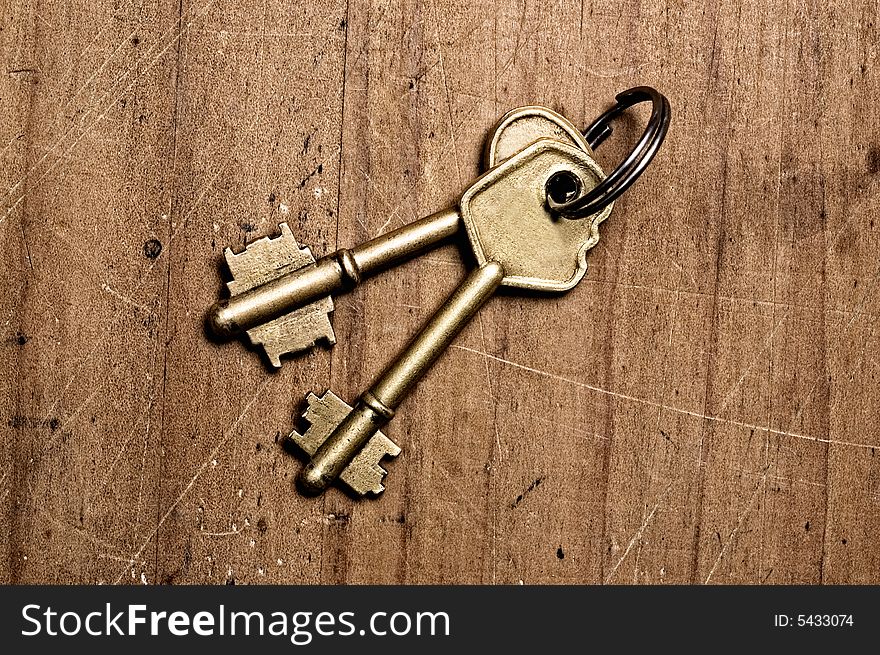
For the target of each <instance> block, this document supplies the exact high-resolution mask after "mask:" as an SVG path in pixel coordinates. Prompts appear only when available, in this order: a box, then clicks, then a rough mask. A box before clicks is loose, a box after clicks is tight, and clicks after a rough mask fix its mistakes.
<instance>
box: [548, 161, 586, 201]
mask: <svg viewBox="0 0 880 655" xmlns="http://www.w3.org/2000/svg"><path fill="white" fill-rule="evenodd" d="M544 190H545V191H546V192H547V197H548V198H549V199H551V200H553V202H555V203H558V204H563V203H567V202H571V201H572V200H574V199H575V198H577V197H578V196H579V195H580V193H581V179H580V178H579V177H578V176H577V175H575V174H574V173H572V172H571V171H569V170H565V169H563V170H561V171H556V172H555V173H553V175H551V176H550V179H548V180H547V183H546V184H545V185H544Z"/></svg>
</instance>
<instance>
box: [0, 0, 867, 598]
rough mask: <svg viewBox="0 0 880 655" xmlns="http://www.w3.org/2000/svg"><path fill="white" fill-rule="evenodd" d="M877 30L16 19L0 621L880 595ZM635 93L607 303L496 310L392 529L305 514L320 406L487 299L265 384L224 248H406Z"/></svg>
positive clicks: (468, 8) (608, 162) (480, 325)
mask: <svg viewBox="0 0 880 655" xmlns="http://www.w3.org/2000/svg"><path fill="white" fill-rule="evenodd" d="M877 11H878V10H877V6H876V3H858V2H851V1H845V2H838V3H832V4H831V5H828V4H827V3H820V2H818V1H817V0H807V1H806V2H801V3H794V2H789V1H787V0H784V1H771V2H769V3H763V4H760V5H759V4H755V3H745V2H728V3H722V2H714V3H708V4H699V3H684V2H681V1H679V0H668V1H667V2H629V1H627V0H624V1H622V2H618V3H613V4H610V5H609V4H607V3H591V2H572V1H569V0H561V1H556V2H550V3H547V2H537V1H532V0H519V1H517V2H508V1H506V0H491V1H490V0H485V1H483V2H478V3H474V2H472V1H465V0H432V1H430V2H413V1H411V0H403V1H402V2H388V1H387V0H383V1H381V2H379V1H377V2H366V1H361V0H348V1H347V2H343V1H342V0H330V1H329V2H322V3H317V4H315V3H297V2H292V1H291V0H266V1H265V2H261V3H241V2H232V1H231V0H181V1H180V2H178V1H177V0H174V1H171V0H158V1H157V2H153V3H139V2H135V1H133V0H121V1H120V2H112V3H111V2H106V1H103V0H97V2H91V3H85V2H81V1H79V0H77V1H76V2H71V3H63V4H62V3H50V2H46V1H45V0H31V1H28V0H10V1H9V2H8V3H6V4H5V5H4V6H3V8H2V24H0V51H2V59H3V66H4V68H3V70H2V71H0V103H2V104H0V107H2V112H0V167H2V168H0V170H2V182H3V184H2V187H0V192H2V194H3V201H2V204H0V248H2V261H3V266H2V268H0V280H2V283H3V289H4V290H5V293H4V294H3V295H2V297H0V352H2V357H0V380H2V382H0V429H2V431H3V439H2V440H0V449H2V450H0V452H2V460H0V464H2V469H0V502H2V504H3V509H2V512H3V513H2V516H3V519H2V521H3V525H2V528H3V529H2V530H0V540H2V549H3V550H2V552H3V565H2V567H0V582H3V583H46V582H62V583H97V582H102V583H113V582H145V583H223V582H226V583H233V582H234V583H367V582H369V583H519V582H523V583H526V584H531V583H557V582H559V583H561V582H569V583H603V582H604V583H704V582H708V583H749V584H752V583H755V584H774V583H878V582H880V574H878V571H880V545H878V544H880V462H878V460H877V458H876V449H877V448H878V447H880V429H878V427H877V426H878V425H880V385H878V372H880V369H878V357H877V353H878V335H877V334H876V328H877V326H878V323H880V321H878V316H880V299H878V285H880V267H878V261H880V218H878V216H877V211H876V210H877V206H878V191H880V140H878V137H877V134H880V111H878V109H880V108H878V105H877V102H878V100H877V98H878V97H880V82H878V77H877V65H878V62H877V52H878V51H877V42H878V30H877V21H878V16H877ZM636 84H651V85H653V86H655V87H657V88H659V89H661V90H662V91H663V92H664V93H665V94H666V95H667V96H668V97H669V98H670V100H671V102H672V105H673V110H674V119H673V124H672V129H671V132H670V136H669V138H668V140H667V142H666V144H665V145H664V146H663V150H662V152H661V154H660V156H659V157H658V158H657V161H656V163H655V164H654V165H652V167H651V168H650V170H649V172H648V173H647V174H646V175H645V176H644V178H643V179H642V180H641V181H640V182H639V183H638V184H637V185H636V186H634V187H633V188H632V190H631V191H629V192H628V193H627V194H626V195H625V196H624V197H623V198H622V199H621V200H620V201H619V202H618V203H617V205H616V208H615V210H614V213H613V214H612V216H611V218H610V219H609V220H608V221H607V222H606V223H605V224H604V225H603V227H602V240H601V242H600V244H599V245H598V246H597V247H596V248H595V249H594V250H593V251H592V252H591V253H590V257H589V261H590V271H589V273H588V275H587V278H586V279H585V280H584V281H583V282H582V283H581V284H580V285H579V286H578V287H577V288H576V289H574V290H573V291H572V292H570V293H569V294H567V295H564V296H560V297H558V298H557V297H554V298H537V297H518V296H515V295H510V294H507V295H501V296H499V297H498V298H495V299H493V300H492V301H491V302H490V304H489V305H488V306H487V307H486V308H485V309H484V310H483V311H482V312H481V314H480V315H479V317H478V318H477V319H476V320H475V321H474V322H473V323H472V324H471V325H469V326H468V328H467V329H466V330H465V331H464V332H463V334H462V335H461V336H460V337H459V338H458V340H457V341H456V342H455V344H454V346H453V347H452V348H451V349H450V351H449V352H448V353H447V354H446V355H445V356H444V357H443V358H442V359H441V361H440V362H439V363H438V364H437V365H436V367H435V369H434V370H432V371H431V372H430V374H429V375H428V376H427V378H426V379H425V380H424V381H423V382H422V383H421V384H420V385H419V387H418V389H417V390H416V392H415V393H414V394H413V395H412V397H411V398H409V399H408V400H407V401H406V402H405V404H404V405H403V406H402V407H401V410H400V412H399V414H398V417H397V418H395V419H394V421H393V423H392V424H391V426H390V427H389V430H388V432H389V435H390V436H392V438H394V439H395V440H396V441H397V442H398V443H400V444H401V445H402V446H403V447H404V453H403V454H402V455H401V456H400V457H399V458H398V459H397V460H396V461H394V462H392V463H390V464H389V466H388V468H389V469H390V474H389V476H388V478H387V487H388V490H387V491H386V493H385V494H384V495H383V496H382V498H381V499H380V500H377V501H366V502H364V501H353V500H352V499H350V498H349V497H347V496H345V495H343V494H341V493H339V492H337V491H335V490H333V491H331V492H330V493H328V494H327V495H325V496H324V497H321V498H318V499H309V498H304V497H302V496H300V495H298V494H297V493H296V492H295V491H294V490H293V488H292V480H293V477H294V475H295V474H296V472H297V471H298V469H299V466H300V463H299V462H298V461H297V460H296V459H295V458H293V457H292V456H291V455H290V454H289V453H288V452H286V451H285V450H284V449H283V448H282V446H281V444H280V437H281V436H282V435H283V434H285V433H286V432H288V431H289V430H290V429H291V427H292V426H293V422H294V420H295V417H296V416H297V415H298V414H299V412H300V411H301V409H302V407H303V402H304V398H305V395H306V393H307V392H309V391H315V392H321V391H323V390H324V389H325V388H328V387H329V388H331V389H333V390H334V392H336V393H337V394H339V395H340V396H342V397H344V398H346V399H347V400H349V401H350V400H353V399H354V398H355V397H356V395H357V394H358V393H359V392H360V391H361V390H362V389H364V388H365V387H366V385H367V384H368V383H369V382H370V381H371V379H372V378H373V377H374V376H375V375H376V374H377V373H379V372H380V371H381V370H382V368H383V367H384V366H385V365H386V364H387V363H388V362H389V361H390V359H391V358H392V357H393V355H394V353H395V352H396V351H397V350H399V348H401V347H402V346H403V345H404V344H405V343H406V341H407V340H408V338H409V337H410V336H411V335H412V334H413V333H414V331H416V330H417V329H418V328H419V326H420V325H421V324H422V323H423V322H424V321H425V320H426V319H427V317H428V316H430V314H431V312H432V311H434V309H436V308H437V307H438V306H439V305H440V303H442V301H443V300H444V299H445V297H446V296H447V295H448V294H449V293H450V292H451V290H452V289H453V288H454V287H455V286H456V284H457V283H458V281H459V280H460V279H461V278H462V275H463V273H464V271H465V264H463V263H462V256H461V252H460V250H459V249H458V248H457V247H455V246H447V247H444V248H442V249H440V250H438V251H436V252H433V253H431V254H430V255H427V256H425V257H422V258H419V259H417V260H415V261H413V262H410V263H407V264H405V265H403V266H401V267H399V268H397V269H395V270H393V271H391V272H388V273H387V274H384V275H382V276H380V277H378V278H376V279H375V280H372V281H370V282H368V283H366V284H365V285H364V286H363V287H361V288H360V289H359V290H357V291H356V292H354V293H353V294H351V295H348V296H343V297H340V298H339V299H338V300H337V303H336V305H337V309H336V312H335V314H334V319H333V320H334V326H335V329H336V332H337V336H338V338H339V343H338V344H337V345H336V346H335V347H334V348H333V349H326V348H324V349H318V350H316V351H314V352H311V353H309V354H306V355H302V356H298V357H295V358H291V359H289V360H288V361H287V362H286V363H285V365H284V367H283V368H282V370H281V371H280V372H278V373H272V372H270V371H269V370H268V368H267V367H266V365H265V364H264V362H263V361H262V360H261V359H260V357H259V355H258V354H257V353H256V352H255V351H252V350H249V349H247V348H246V347H245V346H244V345H243V344H241V343H239V342H233V343H226V344H218V343H215V342H213V341H211V340H209V339H208V338H207V337H206V335H205V332H204V329H203V318H204V312H205V310H206V308H207V307H208V306H209V305H210V304H211V303H212V302H213V301H214V300H215V299H217V298H218V297H219V296H220V294H222V281H223V274H224V271H223V267H222V250H223V248H224V247H225V246H227V245H231V246H233V247H241V246H242V245H243V244H244V243H246V242H247V241H248V240H250V239H253V238H256V237H259V236H263V235H267V234H272V233H274V232H275V230H276V229H277V224H278V223H279V222H282V221H287V222H288V223H290V225H291V227H292V229H293V231H294V233H295V234H296V235H297V237H298V238H299V239H300V240H301V241H302V242H303V243H306V244H308V245H310V246H311V247H312V249H313V251H314V252H315V253H316V254H318V255H321V254H324V253H327V252H330V251H332V250H334V249H335V248H337V247H341V246H350V245H352V244H355V243H356V242H358V241H360V240H363V239H366V238H369V237H372V236H375V235H378V234H381V233H383V232H385V231H387V230H389V229H392V228H394V227H396V226H398V225H401V224H404V223H406V222H408V221H411V220H413V219H415V218H417V217H419V216H422V215H424V214H426V213H428V212H430V211H434V210H436V209H439V208H441V207H444V206H448V205H449V204H451V203H453V202H454V201H455V200H456V198H457V197H458V195H459V194H460V193H461V191H462V190H463V189H464V188H465V187H466V186H467V184H468V182H469V180H471V179H473V178H474V177H475V176H476V175H477V174H478V172H479V159H480V152H481V148H482V142H483V139H484V138H485V135H486V134H487V131H488V129H489V128H490V127H491V125H492V124H493V123H494V121H495V120H497V118H498V117H500V116H501V115H502V114H503V113H504V112H506V111H507V110H509V109H511V108H513V107H516V106H519V105H523V104H542V105H547V106H549V107H551V108H554V109H556V110H558V111H561V112H563V113H564V114H566V115H567V116H569V117H570V118H571V119H572V120H573V121H574V122H576V123H578V124H581V125H585V124H586V123H587V122H588V121H589V120H590V119H591V118H592V117H593V116H595V115H597V113H598V112H599V111H601V110H602V109H603V108H604V107H605V106H607V104H608V103H609V101H610V100H611V99H612V98H613V96H614V94H615V93H616V92H617V91H619V90H622V89H624V88H628V87H630V86H634V85H636ZM639 117H640V118H641V119H642V120H644V117H645V115H644V112H642V113H639ZM639 129H640V128H639V124H638V121H632V122H629V123H627V124H624V125H622V126H621V128H620V129H619V130H617V133H616V136H615V138H614V139H613V140H612V141H611V142H609V143H608V144H607V145H603V147H602V149H601V152H600V153H599V154H600V158H601V160H602V162H603V163H604V165H605V166H607V167H610V166H613V163H614V162H615V161H617V159H618V158H619V157H620V156H622V155H623V154H624V152H625V149H626V148H627V145H628V143H631V141H632V139H633V138H635V137H636V135H637V134H638V130H639Z"/></svg>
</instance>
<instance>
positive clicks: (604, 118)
mask: <svg viewBox="0 0 880 655" xmlns="http://www.w3.org/2000/svg"><path fill="white" fill-rule="evenodd" d="M615 100H616V101H617V102H616V103H615V104H614V106H613V107H611V109H609V110H608V111H606V112H605V113H604V114H602V115H601V116H599V118H597V119H596V120H595V121H593V123H592V124H591V125H590V126H589V127H588V128H587V129H586V130H584V138H586V140H587V143H589V144H590V147H591V148H593V149H595V148H598V147H599V145H600V144H601V143H602V142H603V141H604V140H605V139H607V138H608V137H609V136H610V135H611V132H612V128H611V125H609V123H610V122H611V121H612V120H614V119H615V118H617V117H618V116H619V115H620V114H622V113H623V112H624V111H626V110H627V109H629V108H630V107H632V106H633V105H637V104H639V103H641V102H649V101H650V102H651V103H652V105H653V110H652V111H651V118H650V119H649V120H648V125H647V127H645V132H644V134H642V137H641V138H640V139H639V141H638V143H636V146H635V148H633V150H632V152H630V153H629V155H627V156H626V158H625V159H624V160H623V161H622V162H621V163H620V164H619V165H618V166H617V168H615V169H614V170H613V171H612V172H611V174H610V175H608V177H606V178H605V179H604V180H602V181H601V182H600V183H599V184H598V185H597V186H596V187H594V188H593V189H591V190H590V191H589V192H587V193H585V194H584V195H579V196H578V197H576V198H574V199H572V200H569V201H567V202H559V201H558V200H557V199H554V198H553V197H551V194H550V193H548V194H547V206H548V207H550V209H552V210H553V211H555V212H557V213H559V214H560V215H562V216H564V217H565V218H572V219H578V218H585V217H587V216H592V215H593V214H596V213H597V212H599V211H601V210H602V209H604V208H605V207H606V206H608V205H609V204H610V203H612V202H614V200H615V199H617V197H618V196H620V194H622V193H623V192H624V191H626V190H627V189H628V188H629V187H630V186H631V185H632V183H633V182H635V181H636V180H637V179H638V177H639V175H641V174H642V173H643V172H644V171H645V169H646V168H647V167H648V164H650V163H651V160H652V159H653V158H654V155H656V154H657V150H659V149H660V145H661V144H662V143H663V139H664V138H666V132H667V131H668V130H669V121H670V118H671V109H670V106H669V101H668V100H667V99H666V96H664V95H663V94H662V93H660V92H659V91H657V89H654V88H653V87H650V86H636V87H633V88H632V89H628V90H626V91H622V92H621V93H618V94H617V96H616V97H615Z"/></svg>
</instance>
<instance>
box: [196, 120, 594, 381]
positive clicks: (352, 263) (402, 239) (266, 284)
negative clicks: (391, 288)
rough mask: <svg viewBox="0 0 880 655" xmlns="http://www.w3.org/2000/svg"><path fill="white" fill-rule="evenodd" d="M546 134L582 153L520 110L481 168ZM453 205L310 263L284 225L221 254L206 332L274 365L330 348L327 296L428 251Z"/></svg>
mask: <svg viewBox="0 0 880 655" xmlns="http://www.w3.org/2000/svg"><path fill="white" fill-rule="evenodd" d="M542 137H548V138H554V139H557V140H560V141H562V142H564V143H569V144H571V145H574V146H577V147H579V148H582V149H584V150H586V151H587V152H591V151H590V147H589V145H588V144H587V142H586V140H585V139H584V137H583V135H581V133H580V132H579V131H578V129H577V128H576V127H575V126H574V125H572V124H571V123H570V122H569V121H568V120H567V119H565V118H564V117H563V116H560V115H559V114H557V113H555V112H553V111H551V110H549V109H545V108H543V107H522V108H520V109H516V110H514V111H511V112H509V113H508V114H507V115H506V116H504V118H502V120H501V121H500V122H499V123H498V125H497V126H496V128H495V130H494V131H493V133H492V137H491V138H490V139H489V140H488V142H487V145H486V153H485V158H486V167H487V168H493V167H495V166H496V165H498V164H500V163H501V162H503V161H504V160H505V159H508V158H509V157H510V156H511V155H513V154H515V153H516V152H519V151H520V150H522V149H523V148H524V147H526V146H527V145H529V144H530V143H532V142H534V141H535V140H537V139H539V138H542ZM462 227H463V224H462V222H461V216H460V215H459V211H458V207H452V208H450V209H445V210H443V211H439V212H437V213H435V214H432V215H430V216H427V217H426V218H423V219H421V220H418V221H415V222H414V223H410V224H409V225H405V226H403V227H401V228H399V229H396V230H394V231H392V232H389V233H387V234H383V235H381V236H379V237H377V238H375V239H372V240H370V241H367V242H365V243H362V244H361V245H359V246H356V247H354V248H351V249H350V250H349V249H345V248H343V249H341V250H337V251H336V252H334V253H332V254H330V255H327V256H325V257H322V258H321V259H319V260H318V261H317V262H315V259H314V257H313V256H312V253H311V251H310V250H309V249H308V248H302V247H300V245H299V244H298V243H297V241H296V239H295V238H294V236H293V234H292V233H291V231H290V228H289V227H288V226H287V224H286V223H282V224H281V226H280V229H281V235H280V236H279V237H277V238H274V239H269V238H262V239H258V240H257V241H255V242H253V243H251V244H249V245H248V246H247V248H246V249H245V250H244V252H241V253H235V252H233V250H232V249H231V248H227V249H226V251H225V257H226V263H227V265H228V266H229V270H230V271H231V272H232V275H233V281H232V282H230V283H228V285H227V286H228V287H229V291H230V294H231V296H230V298H229V299H227V300H221V301H219V302H218V303H216V304H215V305H214V306H213V307H212V308H211V309H210V311H209V312H208V323H209V325H210V327H211V330H212V331H213V332H214V333H215V334H217V335H218V336H221V337H226V338H228V337H232V336H236V335H238V334H240V333H241V332H245V333H247V335H248V337H249V338H250V340H251V342H252V343H253V344H254V345H261V346H262V347H263V349H264V351H265V353H266V356H267V357H268V359H269V362H270V363H271V364H272V365H273V366H274V367H276V368H277V367H280V366H281V356H282V355H284V354H286V353H293V352H297V351H300V350H305V349H307V348H311V347H312V346H313V345H314V344H315V343H316V342H317V341H319V340H322V339H323V340H325V341H327V342H328V343H330V344H331V345H332V344H334V343H335V342H336V336H335V334H334V332H333V328H332V326H331V325H330V320H329V314H330V312H332V311H333V300H332V299H331V297H330V296H331V294H334V295H335V294H338V293H342V292H348V291H351V290H352V289H354V287H356V286H357V285H358V284H360V282H361V281H363V280H364V279H366V278H367V277H369V276H371V275H374V274H376V273H378V272H379V271H382V270H385V269H387V268H389V267H391V266H393V265H395V264H398V263H400V262H402V261H406V260H408V259H411V258H412V257H415V256H416V255H419V254H422V253H424V252H425V251H427V250H430V249H431V248H435V247H437V246H439V245H441V244H442V243H444V242H446V241H447V240H449V239H450V238H451V237H453V236H454V235H456V234H458V233H459V232H460V230H461V229H462Z"/></svg>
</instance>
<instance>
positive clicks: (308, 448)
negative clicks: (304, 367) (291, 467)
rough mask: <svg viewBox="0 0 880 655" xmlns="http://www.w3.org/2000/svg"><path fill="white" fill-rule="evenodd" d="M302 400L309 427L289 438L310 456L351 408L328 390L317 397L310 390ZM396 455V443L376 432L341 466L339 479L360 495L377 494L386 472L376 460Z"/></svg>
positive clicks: (304, 415)
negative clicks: (305, 407) (347, 462)
mask: <svg viewBox="0 0 880 655" xmlns="http://www.w3.org/2000/svg"><path fill="white" fill-rule="evenodd" d="M306 401H307V402H308V405H309V406H308V408H307V409H306V411H305V412H304V413H303V418H304V419H305V420H306V421H307V422H308V423H309V427H308V429H307V430H306V431H305V432H304V433H303V434H300V433H299V432H297V431H296V430H294V431H292V432H291V433H290V436H289V438H290V440H291V441H293V442H294V443H296V444H297V446H299V447H300V448H301V449H302V450H303V451H305V452H306V453H307V454H308V455H309V456H311V455H314V454H315V451H316V450H318V448H319V447H320V446H321V444H322V443H324V441H325V440H326V439H327V437H329V436H330V433H331V432H333V429H334V428H335V427H336V426H337V425H339V424H340V423H341V422H342V420H343V419H344V418H345V417H346V415H347V414H348V413H349V412H350V411H351V406H350V405H349V404H348V403H346V402H345V401H344V400H342V399H341V398H339V396H337V395H336V394H334V393H333V392H332V391H329V390H328V391H327V392H326V393H325V394H324V395H323V396H321V397H318V396H316V395H315V394H313V393H310V394H309V395H308V396H307V397H306ZM399 454H400V446H398V445H397V444H396V443H394V442H393V441H391V439H389V438H388V437H386V436H385V435H384V434H383V433H382V432H377V433H376V434H374V435H373V436H372V437H371V438H370V440H369V441H368V442H367V443H366V445H365V446H364V447H363V448H361V450H360V451H359V452H358V454H357V455H355V457H354V459H352V460H351V462H350V463H349V464H348V466H346V467H345V468H344V469H343V471H342V473H341V474H340V476H339V480H340V482H342V483H343V484H344V485H345V486H346V487H348V488H349V489H351V490H352V491H353V492H354V493H356V494H358V495H360V496H364V495H366V494H368V493H370V494H373V495H379V494H380V493H382V492H383V491H384V490H385V487H384V485H383V484H382V480H383V479H384V477H385V476H386V475H387V473H388V471H386V470H385V469H384V468H382V467H381V466H380V465H379V463H380V462H381V461H382V459H383V458H385V457H397V456H398V455H399Z"/></svg>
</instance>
